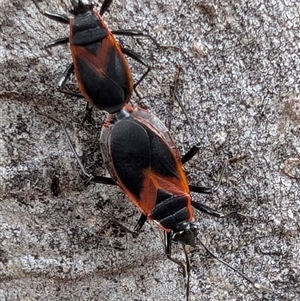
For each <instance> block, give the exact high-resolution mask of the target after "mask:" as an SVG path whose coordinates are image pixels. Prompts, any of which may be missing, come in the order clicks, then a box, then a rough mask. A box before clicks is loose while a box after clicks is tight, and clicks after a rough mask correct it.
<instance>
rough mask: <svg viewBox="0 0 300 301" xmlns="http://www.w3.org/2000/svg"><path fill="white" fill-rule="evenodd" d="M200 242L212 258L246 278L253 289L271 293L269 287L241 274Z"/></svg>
mask: <svg viewBox="0 0 300 301" xmlns="http://www.w3.org/2000/svg"><path fill="white" fill-rule="evenodd" d="M199 242H200V244H201V245H202V247H203V248H204V249H205V251H206V252H207V253H208V254H209V255H210V256H211V257H212V258H214V259H216V260H218V261H219V262H221V263H223V264H224V265H226V266H227V267H229V268H230V269H232V270H233V271H234V272H236V273H237V274H239V275H240V276H241V277H242V278H244V279H245V280H247V281H248V282H249V283H250V284H251V285H252V286H253V287H254V288H255V289H258V290H261V291H265V292H267V293H273V290H272V289H270V288H267V287H265V286H262V285H261V284H259V283H258V282H255V281H254V280H252V279H250V278H249V277H247V276H246V275H245V274H243V273H242V272H240V271H239V270H237V269H236V268H234V267H233V266H231V265H230V264H229V263H227V262H226V261H224V260H222V259H220V258H219V257H218V256H216V255H215V254H214V253H212V252H211V251H210V250H209V249H208V248H207V247H206V245H205V244H204V243H203V242H202V241H201V240H199Z"/></svg>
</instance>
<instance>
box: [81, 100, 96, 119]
mask: <svg viewBox="0 0 300 301" xmlns="http://www.w3.org/2000/svg"><path fill="white" fill-rule="evenodd" d="M86 120H87V121H88V122H89V123H91V124H95V121H94V119H93V107H92V106H90V104H89V103H88V102H87V103H86V108H85V115H84V118H83V120H82V123H81V124H84V123H85V121H86Z"/></svg>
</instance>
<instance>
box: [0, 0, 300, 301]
mask: <svg viewBox="0 0 300 301" xmlns="http://www.w3.org/2000/svg"><path fill="white" fill-rule="evenodd" d="M41 6H42V7H43V8H45V9H48V10H51V11H58V12H60V13H65V12H66V11H67V9H68V7H69V6H70V4H69V1H65V0H63V1H62V0H61V1H54V0H50V1H44V2H41ZM104 18H105V20H106V22H107V23H108V25H109V27H110V28H112V29H118V28H119V29H121V28H122V29H129V28H134V29H140V30H145V31H148V32H149V33H150V34H151V35H152V36H153V37H155V38H156V39H157V41H158V42H159V43H160V44H161V45H163V46H165V47H162V48H161V49H157V48H156V47H155V46H154V45H153V44H152V43H151V41H149V40H147V39H144V38H138V39H132V38H128V37H122V38H120V39H119V40H120V42H122V43H123V44H124V45H126V46H127V47H131V48H132V49H134V50H135V51H136V52H138V53H140V54H142V55H143V56H144V57H145V58H147V60H148V61H149V62H151V64H152V65H153V70H152V71H151V73H150V74H149V75H148V76H147V78H146V79H145V80H144V81H143V82H142V84H141V85H140V86H139V92H140V93H141V94H142V95H143V96H144V98H143V99H142V100H139V99H138V98H137V97H136V96H135V95H134V96H133V99H132V101H133V103H135V105H143V106H147V107H148V108H149V109H150V110H151V112H153V113H155V114H156V115H157V116H158V117H159V118H161V119H162V120H163V122H165V123H166V124H167V125H168V126H169V127H170V130H171V131H172V133H173V135H174V138H175V140H176V142H177V145H178V147H179V149H180V151H181V153H185V152H186V151H187V150H188V149H189V148H190V147H191V146H192V145H193V144H194V143H195V141H196V138H195V137H194V136H193V134H192V132H191V128H190V127H189V125H188V123H187V121H186V118H185V116H184V114H182V111H181V110H180V108H179V106H178V104H177V103H176V101H174V98H173V96H172V93H171V91H172V87H173V86H174V78H175V76H176V74H177V72H178V67H181V68H182V73H181V75H180V78H179V82H178V95H179V96H180V97H181V99H182V101H183V103H184V105H185V107H186V108H187V110H188V112H189V115H190V117H191V119H192V121H193V122H194V124H195V128H196V131H197V139H199V140H200V141H201V150H200V152H199V155H197V156H196V157H195V158H194V159H193V160H191V161H190V162H189V163H188V164H186V165H185V169H186V172H187V177H188V180H189V182H190V183H191V184H194V185H196V184H197V185H203V186H213V185H216V183H217V179H218V177H219V174H220V171H221V167H222V164H223V163H224V162H225V161H226V160H227V159H228V158H230V157H233V156H240V155H244V154H246V155H247V159H244V160H242V161H240V162H237V163H234V164H231V165H230V166H229V167H228V168H227V171H226V177H225V178H224V181H222V183H221V185H220V188H219V189H218V190H217V192H216V193H214V194H213V195H199V194H193V195H192V196H193V199H194V200H196V201H199V202H202V203H205V204H206V205H208V206H211V207H213V208H215V209H217V210H219V211H222V212H224V213H227V212H230V211H236V210H237V211H238V212H240V213H242V214H244V215H245V216H246V217H245V218H242V217H236V218H228V219H217V218H214V217H210V216H207V215H205V214H202V213H198V212H196V213H195V219H196V220H197V221H199V222H200V230H199V234H198V239H200V240H201V241H202V242H203V243H205V244H206V245H207V246H208V247H209V248H210V249H211V250H212V251H213V252H214V253H215V254H217V255H218V256H219V257H220V258H222V259H223V260H225V261H226V262H228V263H230V264H231V265H233V266H234V267H235V268H237V269H238V270H240V271H242V272H243V273H245V274H246V275H247V276H249V277H250V278H252V279H254V280H255V281H257V282H259V283H260V284H262V285H264V286H266V287H269V288H271V289H273V293H266V292H262V291H259V290H255V289H254V288H253V287H252V286H251V285H250V284H249V283H248V282H246V281H245V280H244V279H242V278H241V277H240V276H238V275H237V274H236V273H234V272H233V271H231V270H229V269H228V268H226V267H225V266H224V265H222V264H221V263H219V262H217V261H215V260H213V259H212V258H211V257H210V256H208V255H207V254H206V252H205V251H204V250H203V249H202V248H201V246H200V244H198V245H197V247H196V248H194V249H191V252H190V259H191V267H192V272H191V296H190V299H191V300H197V301H199V300H203V301H204V300H205V301H206V300H214V301H218V300H226V301H228V300H231V301H233V300H247V301H252V300H272V301H285V300H287V301H290V300H299V295H300V285H299V283H300V279H299V278H300V277H299V275H300V274H299V268H300V266H299V262H300V251H299V249H300V245H299V244H300V239H299V233H300V232H299V231H300V229H299V225H300V217H299V212H300V192H299V183H300V163H299V162H300V139H299V136H300V127H299V122H300V82H299V77H300V58H299V53H300V52H299V51H300V23H299V22H300V4H299V2H298V1H296V0H295V1H292V0H271V1H262V0H255V1H249V0H248V1H245V0H240V1H205V0H204V1H199V0H198V1H197V0H193V1H192V0H191V1H183V0H172V1H171V0H158V1H147V0H141V1H121V0H118V1H117V0H116V1H113V4H112V6H111V9H110V12H109V14H105V16H104ZM0 28H1V30H0V36H1V43H0V72H1V75H0V76H1V79H0V97H1V102H0V106H1V108H0V112H1V118H0V123H1V133H0V160H1V161H0V169H1V174H0V280H1V281H0V300H1V301H15V300H22V301H36V300H40V301H44V300H51V301H62V300H91V301H94V300H114V301H116V300H118V301H119V300H120V301H121V300H126V301H127V300H141V301H144V300H156V301H160V300H164V301H166V300H185V290H184V283H183V279H182V275H181V274H180V270H179V269H178V267H177V266H176V265H174V264H173V263H172V262H170V261H168V260H167V259H166V258H165V256H164V253H163V243H162V233H161V231H160V229H158V227H157V226H156V225H154V224H153V223H151V222H149V223H146V225H145V228H144V229H143V231H142V233H141V234H140V235H139V237H138V238H132V237H131V235H130V234H128V233H125V232H123V231H122V230H121V229H120V228H119V227H116V226H115V225H113V224H112V223H111V222H110V220H111V217H113V218H114V219H116V220H117V221H119V222H121V223H122V224H124V225H126V226H127V227H128V228H133V227H134V225H135V222H136V220H137V219H138V217H139V213H138V211H137V210H136V208H135V207H134V205H133V204H131V203H130V201H129V200H128V199H127V198H126V197H125V196H124V194H123V193H122V192H121V191H120V189H118V188H117V187H108V186H105V185H100V184H97V185H96V184H91V183H90V184H86V179H85V178H84V177H83V176H82V175H81V172H80V169H79V167H78V164H77V162H76V161H75V159H74V156H73V154H72V152H71V151H70V149H69V147H68V145H67V141H66V138H65V136H64V134H63V132H62V131H61V129H60V126H59V125H58V124H56V123H55V122H53V121H52V120H51V119H49V118H47V117H45V116H44V115H45V114H49V115H52V116H55V117H56V118H60V119H62V120H63V121H64V123H65V124H66V127H67V130H68V132H69V134H70V136H71V139H72V141H73V143H74V145H75V147H76V149H77V151H78V153H79V155H80V156H81V158H82V161H83V163H84V165H85V166H86V168H87V170H88V171H89V172H93V173H95V174H98V175H107V173H106V170H105V168H104V167H103V164H102V159H101V154H100V151H99V141H98V140H99V132H100V128H101V124H102V123H103V121H104V119H105V114H104V113H102V112H99V111H95V112H94V120H95V123H94V124H90V123H88V122H85V123H84V124H82V120H83V118H84V115H85V105H86V103H85V101H84V100H82V99H79V98H75V97H71V96H68V95H65V94H62V93H60V92H59V91H58V90H57V81H58V80H59V78H60V76H61V74H62V72H63V71H64V70H65V68H66V67H67V66H68V64H69V63H70V62H71V56H70V51H69V48H68V46H67V45H66V46H60V47H56V48H53V49H51V50H50V51H49V50H48V51H46V50H45V49H44V48H43V47H44V45H45V44H47V43H49V42H50V41H52V40H54V39H56V38H59V37H63V36H67V35H68V28H67V27H66V26H64V25H62V24H58V23H56V22H54V21H51V20H49V19H47V18H45V17H44V16H42V15H41V14H39V12H38V11H37V9H36V7H35V6H34V5H33V3H32V1H20V0H10V1H8V0H2V1H1V2H0ZM129 61H130V64H131V66H132V72H133V74H134V78H135V79H138V78H139V76H140V75H141V74H142V72H143V71H144V68H143V67H141V66H139V65H138V64H136V63H135V62H133V61H132V60H129ZM67 88H68V89H71V90H73V91H74V89H76V83H75V80H74V78H72V79H71V80H70V81H69V82H68V86H67ZM43 114H44V115H43ZM56 179H59V186H58V190H57V191H54V193H53V185H52V183H54V182H55V181H56ZM51 187H52V189H51ZM54 194H58V195H57V196H55V195H54ZM173 254H174V256H177V257H179V258H180V257H181V256H182V251H181V248H180V246H175V248H174V253H173Z"/></svg>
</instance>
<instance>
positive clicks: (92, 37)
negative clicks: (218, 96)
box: [33, 0, 159, 113]
mask: <svg viewBox="0 0 300 301" xmlns="http://www.w3.org/2000/svg"><path fill="white" fill-rule="evenodd" d="M33 2H34V4H35V6H36V7H37V9H38V10H39V11H40V13H42V14H43V15H45V16H46V17H48V18H50V19H52V20H55V21H58V22H61V23H64V24H69V26H70V35H69V37H64V38H61V39H57V40H55V41H53V42H52V43H51V44H50V45H48V46H55V45H59V44H64V43H67V42H69V43H70V50H71V53H72V59H73V62H72V63H71V64H70V65H69V67H68V68H67V69H66V71H65V72H64V75H63V77H62V78H61V80H60V81H59V87H62V86H63V85H64V83H65V82H66V80H67V79H68V78H69V76H70V75H71V73H72V72H73V71H74V72H75V76H76V79H77V83H78V87H79V90H80V92H81V93H82V95H83V96H84V97H85V99H86V100H87V101H88V102H89V104H90V105H92V106H95V107H97V108H99V109H101V110H105V111H107V112H109V113H114V112H117V111H119V110H121V109H122V107H123V106H124V105H125V104H126V103H127V102H128V101H129V100H130V97H131V95H132V91H133V89H134V87H136V86H137V85H138V84H139V83H140V82H141V81H142V79H143V78H144V77H145V76H146V75H147V74H148V72H149V71H150V69H151V67H150V66H149V65H148V64H147V63H146V61H145V60H144V59H143V58H142V57H141V56H140V55H138V54H137V53H135V52H134V51H132V50H131V49H127V48H124V47H122V46H121V45H120V44H119V43H118V42H117V41H116V39H115V37H114V35H127V36H146V37H148V38H150V39H151V40H152V41H153V42H154V43H155V44H156V45H157V46H158V47H159V45H158V43H157V42H156V41H155V39H153V38H152V37H151V36H149V35H148V34H145V33H143V32H142V31H138V30H112V31H110V30H109V29H108V27H107V25H106V24H105V22H104V20H103V19H102V15H103V14H104V13H105V12H106V11H107V10H108V8H109V6H110V5H111V3H112V0H104V2H103V4H102V6H101V9H100V13H98V12H97V11H96V10H95V9H94V4H92V3H90V4H84V3H83V1H82V0H72V1H71V2H72V5H73V7H72V9H70V13H71V14H72V15H73V16H74V17H73V18H69V17H67V16H65V15H61V14H58V13H52V12H49V11H45V10H42V9H41V8H40V7H39V5H38V4H37V1H36V0H33ZM124 54H126V55H128V56H130V57H131V58H133V59H135V60H136V61H138V62H139V63H141V64H142V65H144V66H145V67H147V71H146V72H145V73H144V74H143V76H142V77H141V78H140V79H139V80H138V82H137V83H135V84H134V83H133V80H132V75H131V72H130V69H129V66H128V62H127V60H126V58H125V57H124Z"/></svg>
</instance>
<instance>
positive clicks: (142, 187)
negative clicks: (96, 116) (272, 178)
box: [62, 105, 246, 300]
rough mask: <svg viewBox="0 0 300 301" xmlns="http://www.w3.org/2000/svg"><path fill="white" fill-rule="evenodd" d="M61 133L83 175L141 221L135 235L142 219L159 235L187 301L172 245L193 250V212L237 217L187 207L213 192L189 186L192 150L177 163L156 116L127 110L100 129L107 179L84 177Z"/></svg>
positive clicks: (183, 264) (185, 266) (198, 205)
mask: <svg viewBox="0 0 300 301" xmlns="http://www.w3.org/2000/svg"><path fill="white" fill-rule="evenodd" d="M62 128H63V130H64V131H65V133H66V135H67V138H68V140H69V144H70V146H71V148H72V149H73V151H74V154H75V156H76V157H77V160H78V162H79V164H80V166H81V168H82V171H83V172H84V174H85V175H86V176H88V177H89V178H90V179H91V180H92V181H94V182H97V183H103V184H111V185H118V186H119V187H120V188H121V189H122V190H123V192H124V193H125V194H126V195H127V196H128V198H129V199H130V200H131V201H132V202H133V203H134V204H135V205H136V207H137V208H138V209H139V211H140V212H141V216H140V218H139V220H138V222H137V225H136V227H135V233H138V232H139V231H140V230H141V228H142V227H143V225H144V224H145V222H146V220H147V219H149V220H152V221H154V222H155V223H156V224H158V226H159V227H160V228H161V229H162V230H163V231H164V247H165V254H166V256H167V258H168V259H170V260H171V261H173V262H175V263H176V264H178V265H179V266H180V267H181V268H182V269H183V274H184V276H185V279H186V290H187V291H186V296H187V300H188V298H189V297H188V296H189V275H190V272H189V270H190V265H189V259H188V257H187V254H186V250H185V248H184V252H185V257H186V261H185V262H181V261H179V260H177V259H176V258H174V257H172V254H171V251H172V248H171V245H172V241H179V242H180V243H182V244H183V245H184V246H185V245H191V246H195V238H196V233H197V228H198V227H197V223H196V222H195V221H194V215H193V209H192V207H194V208H196V209H198V210H201V211H203V212H205V213H207V214H210V215H213V216H216V217H229V216H230V215H232V214H234V215H235V214H237V213H236V212H232V213H229V214H226V215H224V214H222V213H220V212H218V211H216V210H214V209H212V208H210V207H208V206H206V205H204V204H202V203H198V202H195V201H192V199H191V195H190V191H194V192H199V193H212V188H206V187H201V186H192V185H188V183H187V179H186V176H185V173H184V171H183V167H182V164H183V163H184V162H186V161H187V160H189V159H190V158H192V157H193V155H195V153H196V152H197V150H198V148H192V149H191V151H189V152H188V153H187V154H186V155H185V156H183V157H182V158H181V157H180V153H179V151H178V148H177V147H176V144H175V143H174V141H173V139H172V137H171V135H170V133H169V131H168V129H167V128H166V126H165V125H164V124H163V123H162V122H161V121H160V120H159V119H158V118H157V117H156V116H155V115H153V114H151V113H150V112H148V111H146V110H143V109H140V108H136V109H133V108H132V107H131V106H130V105H126V106H125V107H124V108H123V109H122V110H120V111H119V112H117V113H114V114H109V115H108V117H107V119H106V121H105V123H104V125H103V127H102V131H101V136H100V146H101V152H102V156H103V159H104V162H105V165H106V167H107V169H108V171H109V173H110V175H111V178H107V177H103V176H95V175H91V174H88V173H87V172H86V171H85V169H84V167H83V165H82V163H81V161H80V160H79V158H78V156H77V154H76V151H75V150H74V148H73V146H72V143H71V142H70V139H69V136H68V134H67V132H66V130H65V128H64V127H63V126H62ZM225 264H226V263H225ZM241 275H242V274H241ZM242 276H243V275H242ZM243 277H244V276H243ZM244 278H246V277H244Z"/></svg>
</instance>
